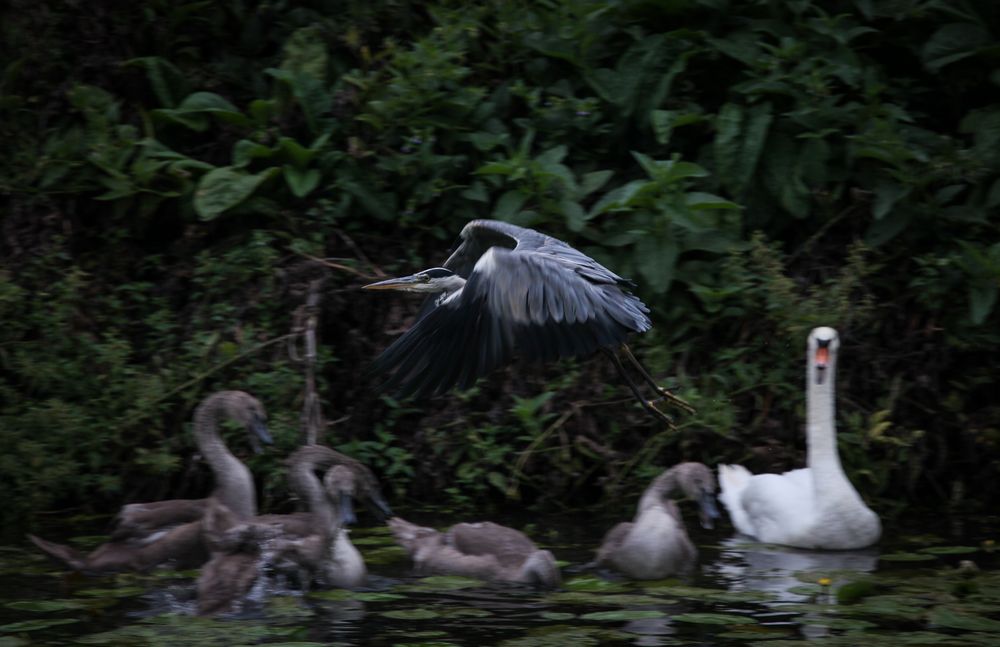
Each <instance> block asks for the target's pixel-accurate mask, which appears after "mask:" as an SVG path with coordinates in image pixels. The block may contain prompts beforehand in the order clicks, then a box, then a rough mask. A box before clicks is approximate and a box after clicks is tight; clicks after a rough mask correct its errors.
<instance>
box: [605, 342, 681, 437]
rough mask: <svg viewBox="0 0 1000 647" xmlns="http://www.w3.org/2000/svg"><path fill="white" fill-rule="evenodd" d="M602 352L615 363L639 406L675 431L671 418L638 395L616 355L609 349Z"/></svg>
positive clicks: (635, 387)
mask: <svg viewBox="0 0 1000 647" xmlns="http://www.w3.org/2000/svg"><path fill="white" fill-rule="evenodd" d="M604 352H606V353H607V354H608V356H609V357H611V361H612V362H614V363H615V368H617V369H618V372H619V373H621V376H622V379H624V380H625V384H628V388H630V389H632V394H633V395H634V396H635V399H636V400H638V401H639V404H641V405H642V407H643V408H644V409H645V410H646V411H648V412H650V413H651V414H653V415H654V416H656V417H657V418H659V419H660V420H662V421H663V422H665V423H666V424H667V426H668V427H670V428H671V429H674V430H676V429H677V427H676V426H675V425H674V421H673V418H671V417H670V416H668V415H667V414H665V413H663V412H662V411H660V410H659V409H657V408H656V407H655V406H654V405H653V403H652V402H651V401H649V400H647V399H646V398H644V397H642V394H641V393H639V387H638V386H636V384H635V382H633V381H632V378H631V377H629V374H628V372H627V371H626V370H625V367H624V366H623V365H622V360H621V359H620V358H619V357H618V353H616V352H615V351H613V350H611V349H609V348H605V349H604Z"/></svg>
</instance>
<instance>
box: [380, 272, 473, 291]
mask: <svg viewBox="0 0 1000 647" xmlns="http://www.w3.org/2000/svg"><path fill="white" fill-rule="evenodd" d="M463 285H465V279H463V278H462V277H461V276H459V275H458V274H455V273H454V272H452V271H451V270H449V269H446V268H443V267H432V268H431V269H429V270H424V271H422V272H417V273H416V274H411V275H409V276H401V277H399V278H395V279H387V280H385V281H379V282H378V283H370V284H368V285H366V286H364V289H365V290H403V291H405V292H425V293H431V294H435V293H438V292H454V291H455V290H457V289H459V288H460V287H462V286H463Z"/></svg>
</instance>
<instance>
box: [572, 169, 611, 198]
mask: <svg viewBox="0 0 1000 647" xmlns="http://www.w3.org/2000/svg"><path fill="white" fill-rule="evenodd" d="M613 175H614V171H592V172H590V173H587V174H585V175H584V176H583V179H582V181H581V182H580V197H581V198H582V197H584V196H588V195H590V194H591V193H593V192H594V191H597V190H598V189H600V188H601V187H602V186H604V185H605V184H607V182H608V180H610V179H611V177H612V176H613Z"/></svg>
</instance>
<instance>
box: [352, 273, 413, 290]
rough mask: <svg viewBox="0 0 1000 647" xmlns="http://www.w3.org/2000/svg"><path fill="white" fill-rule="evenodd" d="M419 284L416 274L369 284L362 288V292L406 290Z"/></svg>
mask: <svg viewBox="0 0 1000 647" xmlns="http://www.w3.org/2000/svg"><path fill="white" fill-rule="evenodd" d="M417 283H419V281H418V280H417V275H416V274H411V275H410V276H401V277H399V278H395V279H386V280H385V281H379V282H378V283H369V284H368V285H363V286H361V289H362V290H405V289H406V288H408V287H410V286H412V285H415V284H417Z"/></svg>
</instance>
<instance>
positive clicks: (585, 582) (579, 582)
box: [564, 576, 625, 592]
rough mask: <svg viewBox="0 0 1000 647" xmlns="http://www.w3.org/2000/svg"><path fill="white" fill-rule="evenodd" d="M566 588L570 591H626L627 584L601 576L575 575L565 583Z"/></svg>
mask: <svg viewBox="0 0 1000 647" xmlns="http://www.w3.org/2000/svg"><path fill="white" fill-rule="evenodd" d="M564 586H565V588H566V589H567V590H569V591H604V592H610V591H624V590H625V584H623V583H622V582H612V581H611V580H605V579H601V578H599V577H591V576H583V577H574V578H573V579H571V580H569V581H567V582H566V583H565V585H564Z"/></svg>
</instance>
